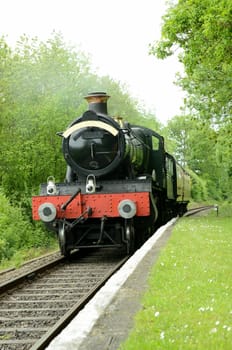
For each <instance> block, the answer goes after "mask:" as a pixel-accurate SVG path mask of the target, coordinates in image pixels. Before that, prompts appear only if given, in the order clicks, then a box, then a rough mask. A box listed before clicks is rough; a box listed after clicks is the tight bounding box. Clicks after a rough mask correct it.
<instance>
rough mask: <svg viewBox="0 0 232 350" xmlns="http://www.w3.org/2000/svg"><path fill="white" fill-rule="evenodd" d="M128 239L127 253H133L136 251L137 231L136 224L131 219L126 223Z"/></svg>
mask: <svg viewBox="0 0 232 350" xmlns="http://www.w3.org/2000/svg"><path fill="white" fill-rule="evenodd" d="M125 233H126V241H127V246H126V249H127V254H129V255H131V254H133V253H134V251H135V231H134V225H133V224H132V223H131V222H130V221H129V222H126V225H125Z"/></svg>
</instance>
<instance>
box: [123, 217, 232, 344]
mask: <svg viewBox="0 0 232 350" xmlns="http://www.w3.org/2000/svg"><path fill="white" fill-rule="evenodd" d="M231 271H232V220H231V218H225V217H224V218H221V217H215V216H210V217H199V218H182V219H181V220H180V221H179V222H178V223H177V224H176V226H175V228H174V231H173V234H172V236H171V238H170V240H169V242H168V244H167V246H166V248H165V249H164V250H163V252H162V254H161V256H160V258H159V260H158V262H157V263H156V265H155V266H154V267H153V269H152V271H151V273H150V277H149V289H148V290H147V292H146V293H145V295H144V297H143V300H142V310H141V311H140V312H139V313H138V314H137V315H136V320H135V328H134V330H133V331H132V333H131V334H130V336H129V338H128V340H127V341H126V342H125V343H124V344H122V345H121V347H120V349H121V350H155V349H171V350H172V349H178V350H181V349H202V350H208V349H210V350H213V349H215V350H226V349H228V350H229V349H231V346H232V283H231V277H232V273H231Z"/></svg>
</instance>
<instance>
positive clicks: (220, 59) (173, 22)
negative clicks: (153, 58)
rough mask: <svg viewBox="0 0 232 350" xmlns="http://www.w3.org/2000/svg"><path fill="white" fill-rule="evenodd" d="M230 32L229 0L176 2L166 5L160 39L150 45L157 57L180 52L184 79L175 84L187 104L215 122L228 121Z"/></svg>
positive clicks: (231, 71) (231, 81) (231, 64)
mask: <svg viewBox="0 0 232 350" xmlns="http://www.w3.org/2000/svg"><path fill="white" fill-rule="evenodd" d="M231 29H232V3H231V1H230V0H218V1H211V0H201V1H199V0H179V1H178V2H177V3H176V2H170V8H169V10H168V11H167V13H166V14H165V16H164V17H163V27H162V38H161V40H160V41H159V42H156V43H155V44H154V45H153V46H151V53H153V54H155V55H157V57H159V58H165V57H167V56H170V55H172V54H173V53H174V52H175V51H176V50H177V49H178V48H179V49H180V54H179V59H180V61H181V62H182V63H183V64H184V68H185V76H184V77H183V78H181V79H180V81H179V84H180V85H181V86H183V87H184V89H185V90H186V91H187V92H188V94H189V99H188V105H189V106H191V107H193V108H194V109H195V110H196V111H198V112H200V114H201V115H202V117H204V118H205V117H207V118H209V119H211V120H212V121H217V122H224V121H226V119H227V118H231V117H230V116H231V111H232V110H231V108H232V104H231V89H232V78H231V77H232V60H231V55H232V30H231Z"/></svg>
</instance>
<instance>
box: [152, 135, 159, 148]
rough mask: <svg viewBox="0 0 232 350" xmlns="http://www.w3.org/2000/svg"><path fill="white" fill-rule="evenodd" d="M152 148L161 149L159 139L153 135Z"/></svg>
mask: <svg viewBox="0 0 232 350" xmlns="http://www.w3.org/2000/svg"><path fill="white" fill-rule="evenodd" d="M152 149H153V151H158V149H159V139H158V138H157V137H155V136H152Z"/></svg>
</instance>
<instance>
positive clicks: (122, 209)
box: [118, 199, 137, 219]
mask: <svg viewBox="0 0 232 350" xmlns="http://www.w3.org/2000/svg"><path fill="white" fill-rule="evenodd" d="M136 211H137V208H136V204H135V202H133V201H132V200H130V199H124V200H122V201H121V202H120V203H119V205H118V212H119V215H120V216H121V217H123V218H124V219H131V218H133V216H135V214H136Z"/></svg>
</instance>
